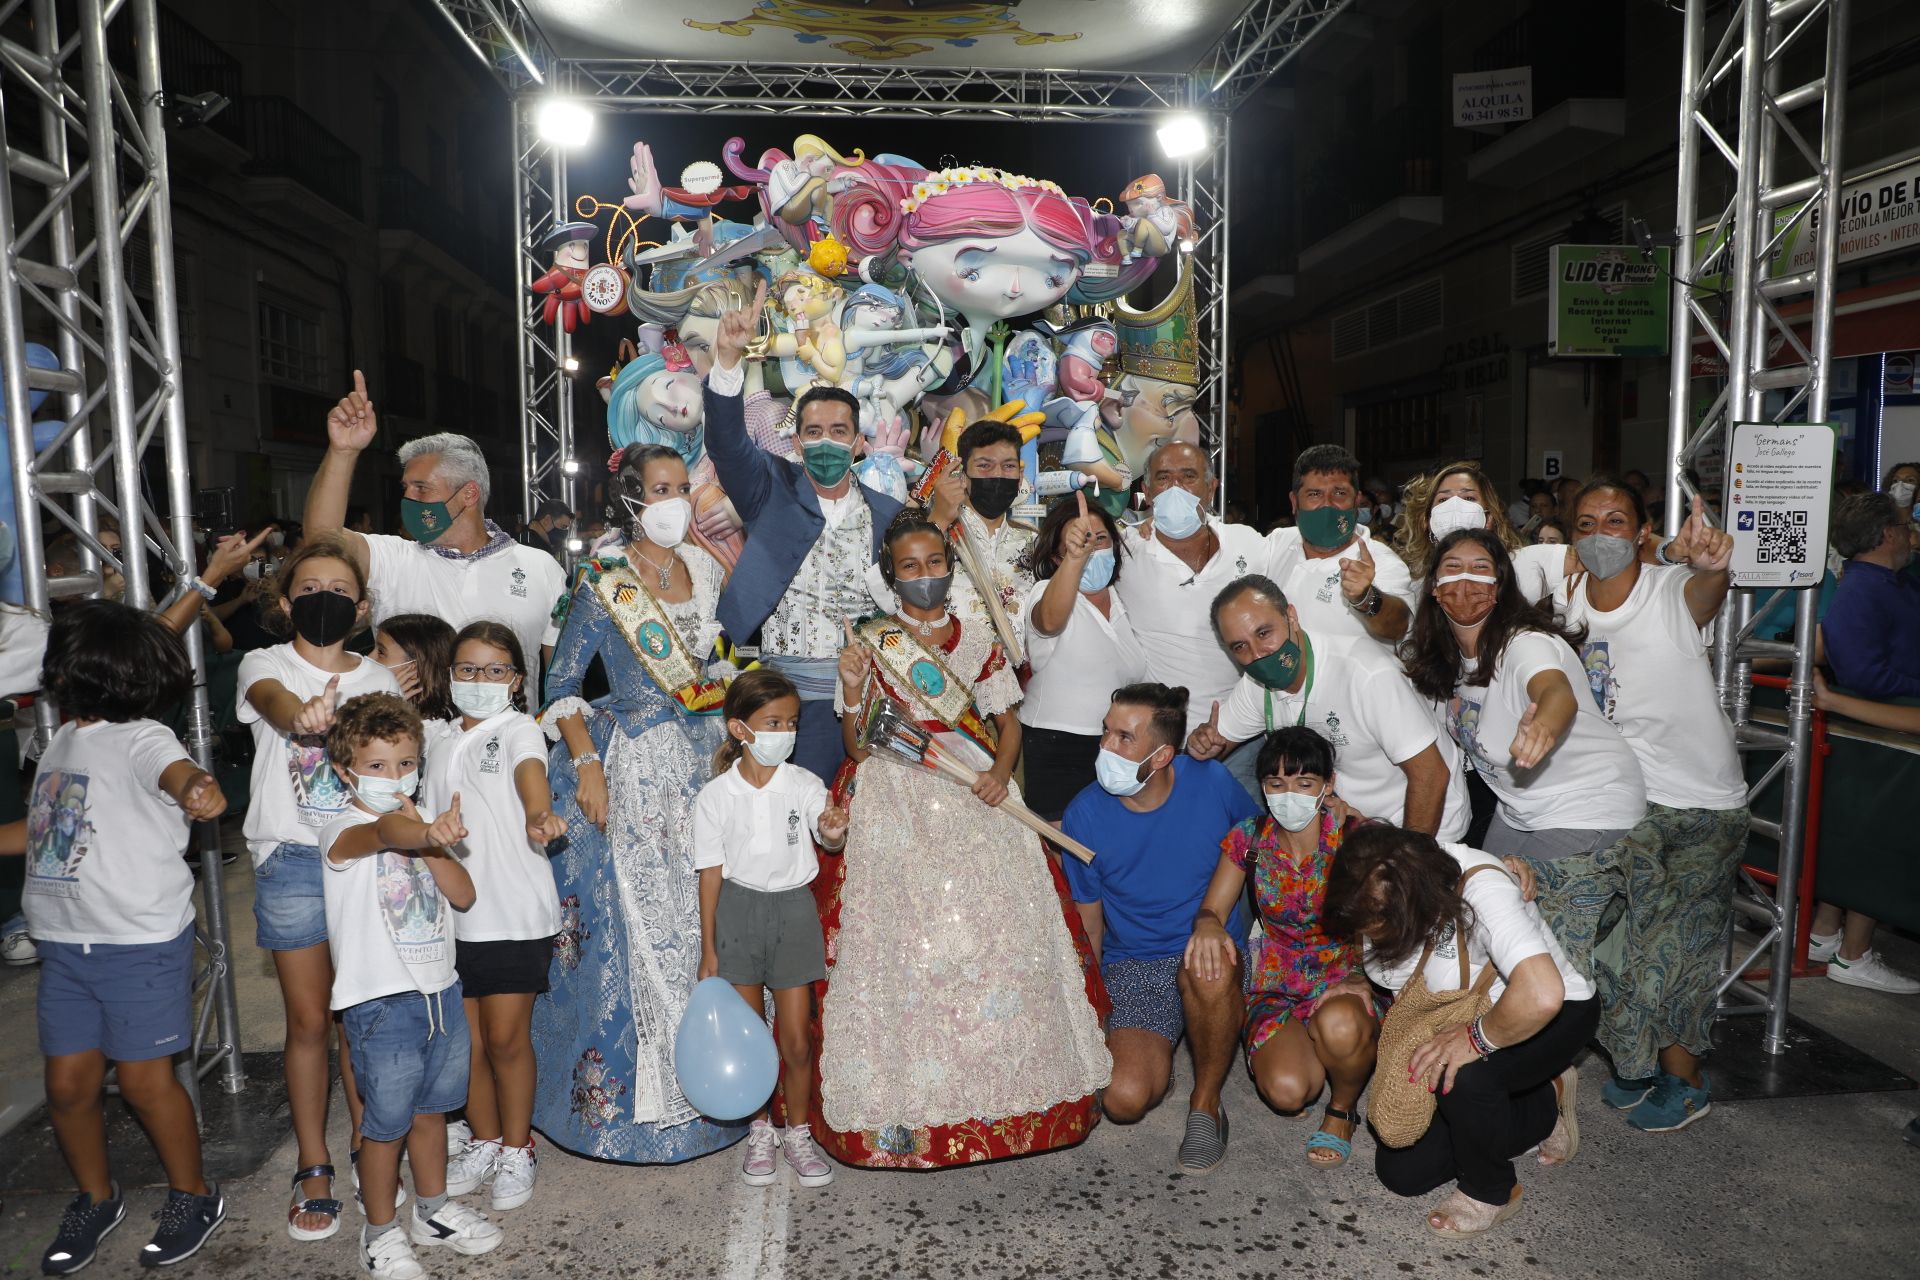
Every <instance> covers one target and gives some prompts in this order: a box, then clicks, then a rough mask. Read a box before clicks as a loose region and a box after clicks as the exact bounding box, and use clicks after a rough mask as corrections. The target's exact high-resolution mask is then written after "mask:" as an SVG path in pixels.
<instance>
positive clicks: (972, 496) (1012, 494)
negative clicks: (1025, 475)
mask: <svg viewBox="0 0 1920 1280" xmlns="http://www.w3.org/2000/svg"><path fill="white" fill-rule="evenodd" d="M1019 493H1020V478H1019V477H1018V476H975V477H974V478H973V479H972V480H971V481H969V482H968V485H967V501H968V502H969V503H971V504H972V506H973V509H974V510H975V511H977V512H979V513H980V514H981V515H983V516H985V517H986V518H987V519H989V520H998V519H999V518H1000V517H1001V516H1003V515H1005V514H1007V512H1009V511H1011V510H1013V500H1014V498H1016V497H1017V496H1019Z"/></svg>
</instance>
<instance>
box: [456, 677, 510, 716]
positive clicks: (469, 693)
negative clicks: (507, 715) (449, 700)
mask: <svg viewBox="0 0 1920 1280" xmlns="http://www.w3.org/2000/svg"><path fill="white" fill-rule="evenodd" d="M448 687H449V688H450V689H451V690H452V692H453V705H454V706H456V707H458V708H459V709H460V714H461V715H464V716H472V717H473V718H474V719H475V720H491V719H492V718H493V717H494V716H497V715H499V714H500V713H501V712H502V711H505V710H506V709H507V707H508V706H509V705H511V703H512V702H513V683H512V682H511V681H509V682H507V683H505V684H495V683H494V682H493V681H491V680H452V681H449V682H448Z"/></svg>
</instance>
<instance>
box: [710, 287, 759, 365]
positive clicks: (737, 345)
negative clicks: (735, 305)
mask: <svg viewBox="0 0 1920 1280" xmlns="http://www.w3.org/2000/svg"><path fill="white" fill-rule="evenodd" d="M766 307H767V282H766V281H765V280H756V281H755V282H754V286H753V301H752V302H751V303H750V304H749V305H747V306H744V307H741V308H740V309H739V310H738V311H729V312H727V313H726V314H725V315H723V316H721V317H720V327H719V330H718V331H717V332H716V333H715V334H714V338H713V360H714V363H715V364H717V365H719V366H720V367H721V368H722V369H731V368H733V367H734V366H735V365H737V364H739V363H740V361H741V360H742V359H743V358H745V356H746V354H747V347H748V346H749V345H750V344H751V343H752V342H753V340H754V339H755V338H756V337H758V336H759V334H760V315H761V313H762V312H763V311H765V310H766Z"/></svg>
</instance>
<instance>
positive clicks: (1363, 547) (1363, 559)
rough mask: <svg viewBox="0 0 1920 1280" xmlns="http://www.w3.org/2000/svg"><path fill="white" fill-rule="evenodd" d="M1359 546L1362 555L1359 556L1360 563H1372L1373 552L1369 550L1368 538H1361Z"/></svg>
mask: <svg viewBox="0 0 1920 1280" xmlns="http://www.w3.org/2000/svg"><path fill="white" fill-rule="evenodd" d="M1359 547H1360V556H1359V560H1360V563H1361V564H1372V563H1373V552H1371V551H1369V550H1367V540H1366V539H1365V538H1362V539H1360V542H1359Z"/></svg>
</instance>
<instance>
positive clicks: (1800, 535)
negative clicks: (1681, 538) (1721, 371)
mask: <svg viewBox="0 0 1920 1280" xmlns="http://www.w3.org/2000/svg"><path fill="white" fill-rule="evenodd" d="M1837 439H1838V434H1837V433H1836V432H1835V430H1834V428H1833V426H1832V425H1831V424H1828V423H1824V422H1811V423H1809V422H1784V423H1774V422H1740V423H1735V424H1734V428H1733V447H1732V448H1731V449H1730V450H1729V451H1728V456H1727V467H1728V475H1727V486H1728V487H1727V530H1728V532H1729V533H1731V534H1732V535H1733V565H1732V570H1733V585H1734V586H1736V587H1758V588H1773V587H1788V588H1793V589H1804V588H1807V587H1815V586H1819V585H1820V580H1821V578H1822V577H1823V576H1824V575H1825V573H1826V564H1827V517H1828V514H1829V512H1830V509H1831V507H1832V503H1833V470H1834V446H1835V442H1836V441H1837Z"/></svg>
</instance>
